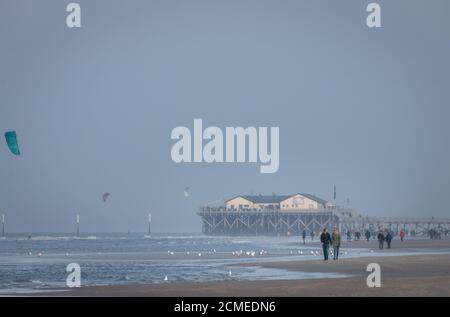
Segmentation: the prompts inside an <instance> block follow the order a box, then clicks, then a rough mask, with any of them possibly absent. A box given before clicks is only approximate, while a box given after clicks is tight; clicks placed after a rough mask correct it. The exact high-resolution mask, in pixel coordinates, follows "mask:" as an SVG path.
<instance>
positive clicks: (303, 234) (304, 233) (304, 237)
mask: <svg viewBox="0 0 450 317" xmlns="http://www.w3.org/2000/svg"><path fill="white" fill-rule="evenodd" d="M302 239H303V244H305V243H306V230H303V232H302Z"/></svg>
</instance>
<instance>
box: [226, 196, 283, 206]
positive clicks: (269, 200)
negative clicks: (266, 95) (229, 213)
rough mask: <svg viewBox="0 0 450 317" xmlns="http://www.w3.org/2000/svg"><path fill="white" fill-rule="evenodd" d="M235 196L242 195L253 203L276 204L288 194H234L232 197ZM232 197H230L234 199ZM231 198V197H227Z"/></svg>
mask: <svg viewBox="0 0 450 317" xmlns="http://www.w3.org/2000/svg"><path fill="white" fill-rule="evenodd" d="M237 197H242V198H244V199H247V200H249V201H251V202H252V203H254V204H277V203H279V202H280V201H282V200H285V199H286V198H289V197H290V196H286V195H282V196H280V195H241V196H236V197H234V198H237ZM234 198H232V199H234ZM229 200H231V199H229Z"/></svg>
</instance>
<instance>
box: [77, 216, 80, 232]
mask: <svg viewBox="0 0 450 317" xmlns="http://www.w3.org/2000/svg"><path fill="white" fill-rule="evenodd" d="M79 236H80V215H77V237H79Z"/></svg>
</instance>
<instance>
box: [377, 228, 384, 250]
mask: <svg viewBox="0 0 450 317" xmlns="http://www.w3.org/2000/svg"><path fill="white" fill-rule="evenodd" d="M377 239H378V248H379V249H380V250H382V249H383V248H384V234H383V231H381V230H380V231H379V232H378V235H377Z"/></svg>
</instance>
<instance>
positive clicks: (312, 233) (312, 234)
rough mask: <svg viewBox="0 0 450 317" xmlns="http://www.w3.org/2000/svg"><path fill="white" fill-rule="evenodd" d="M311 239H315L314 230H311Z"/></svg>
mask: <svg viewBox="0 0 450 317" xmlns="http://www.w3.org/2000/svg"><path fill="white" fill-rule="evenodd" d="M310 235H311V241H313V240H314V231H313V230H311V234H310Z"/></svg>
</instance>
